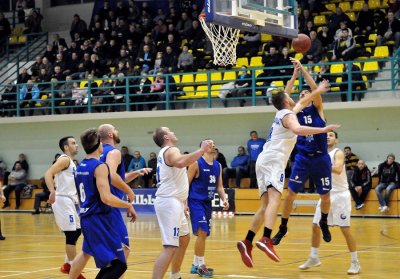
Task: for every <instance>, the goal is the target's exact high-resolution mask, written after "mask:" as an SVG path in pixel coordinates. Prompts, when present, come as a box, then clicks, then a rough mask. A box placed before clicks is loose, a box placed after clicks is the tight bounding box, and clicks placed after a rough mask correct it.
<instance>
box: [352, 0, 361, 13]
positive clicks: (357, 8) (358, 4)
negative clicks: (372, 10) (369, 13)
mask: <svg viewBox="0 0 400 279" xmlns="http://www.w3.org/2000/svg"><path fill="white" fill-rule="evenodd" d="M363 5H364V1H363V0H362V1H354V2H353V6H352V8H351V10H352V11H355V12H358V11H361V10H362V8H363Z"/></svg>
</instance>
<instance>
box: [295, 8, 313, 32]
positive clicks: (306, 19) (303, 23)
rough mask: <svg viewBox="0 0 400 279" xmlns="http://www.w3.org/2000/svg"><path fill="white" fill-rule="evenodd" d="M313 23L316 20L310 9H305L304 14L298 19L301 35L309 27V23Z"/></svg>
mask: <svg viewBox="0 0 400 279" xmlns="http://www.w3.org/2000/svg"><path fill="white" fill-rule="evenodd" d="M309 21H312V22H314V18H313V16H312V15H311V13H310V10H309V9H304V10H303V12H302V13H301V15H299V18H298V23H299V26H298V28H299V31H300V33H301V31H302V30H304V29H305V28H306V26H307V22H309Z"/></svg>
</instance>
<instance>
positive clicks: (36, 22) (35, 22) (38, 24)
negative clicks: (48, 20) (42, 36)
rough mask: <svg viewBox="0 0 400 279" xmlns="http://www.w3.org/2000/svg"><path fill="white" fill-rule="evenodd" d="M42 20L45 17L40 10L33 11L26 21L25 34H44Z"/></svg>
mask: <svg viewBox="0 0 400 279" xmlns="http://www.w3.org/2000/svg"><path fill="white" fill-rule="evenodd" d="M42 20H43V16H42V15H41V14H40V13H39V11H38V10H32V12H31V13H30V14H29V15H28V17H27V19H26V20H25V30H24V34H35V33H41V32H42Z"/></svg>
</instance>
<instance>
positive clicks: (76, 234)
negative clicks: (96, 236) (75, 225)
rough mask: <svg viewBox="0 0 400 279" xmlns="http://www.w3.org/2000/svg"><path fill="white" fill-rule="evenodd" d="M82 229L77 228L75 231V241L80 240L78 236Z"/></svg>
mask: <svg viewBox="0 0 400 279" xmlns="http://www.w3.org/2000/svg"><path fill="white" fill-rule="evenodd" d="M81 234H82V230H81V229H76V231H75V243H76V242H77V241H78V238H79V237H80V236H81Z"/></svg>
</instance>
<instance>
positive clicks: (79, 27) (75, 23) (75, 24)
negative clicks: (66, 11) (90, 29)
mask: <svg viewBox="0 0 400 279" xmlns="http://www.w3.org/2000/svg"><path fill="white" fill-rule="evenodd" d="M86 33H87V24H86V22H85V21H84V20H82V19H81V18H80V16H79V15H78V14H75V15H74V19H73V20H72V24H71V30H70V32H69V34H70V35H71V39H72V40H76V38H75V34H79V35H80V36H82V37H85V36H86Z"/></svg>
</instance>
